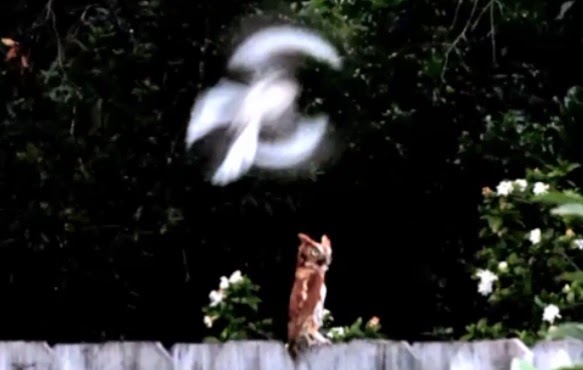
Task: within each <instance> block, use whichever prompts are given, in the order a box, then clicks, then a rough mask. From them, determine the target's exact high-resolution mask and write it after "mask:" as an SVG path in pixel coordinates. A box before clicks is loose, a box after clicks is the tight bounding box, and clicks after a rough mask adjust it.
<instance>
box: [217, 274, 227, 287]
mask: <svg viewBox="0 0 583 370" xmlns="http://www.w3.org/2000/svg"><path fill="white" fill-rule="evenodd" d="M228 287H229V279H227V278H226V277H225V276H221V283H220V284H219V288H220V289H227V288H228Z"/></svg>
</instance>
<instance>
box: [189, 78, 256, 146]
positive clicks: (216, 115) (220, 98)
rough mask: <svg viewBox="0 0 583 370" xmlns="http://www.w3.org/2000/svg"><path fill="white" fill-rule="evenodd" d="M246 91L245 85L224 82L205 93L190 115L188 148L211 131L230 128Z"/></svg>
mask: <svg viewBox="0 0 583 370" xmlns="http://www.w3.org/2000/svg"><path fill="white" fill-rule="evenodd" d="M246 89H247V86H246V85H244V84H241V83H238V82H232V81H227V80H223V81H220V82H219V83H218V84H217V85H215V86H214V87H212V88H210V89H208V90H207V91H206V92H204V93H203V94H202V96H201V97H200V98H199V99H198V100H197V101H196V103H195V104H194V107H193V108H192V111H191V113H190V120H189V122H188V126H187V131H186V145H187V147H190V146H191V145H192V144H193V143H194V142H195V141H197V140H199V139H200V138H202V137H203V136H205V135H207V134H208V133H210V132H211V131H213V130H216V129H218V128H221V127H226V126H228V125H229V124H230V123H231V121H232V120H233V118H234V116H235V113H236V111H237V109H238V105H239V101H241V100H242V98H243V95H244V94H245V90H246Z"/></svg>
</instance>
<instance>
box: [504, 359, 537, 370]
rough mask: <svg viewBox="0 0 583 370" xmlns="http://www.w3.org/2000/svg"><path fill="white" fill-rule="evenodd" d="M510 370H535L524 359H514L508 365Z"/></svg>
mask: <svg viewBox="0 0 583 370" xmlns="http://www.w3.org/2000/svg"><path fill="white" fill-rule="evenodd" d="M510 369H511V370H537V369H536V367H534V365H532V364H531V363H529V362H528V361H526V360H524V359H518V358H514V359H513V360H512V364H511V365H510Z"/></svg>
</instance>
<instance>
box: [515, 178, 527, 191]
mask: <svg viewBox="0 0 583 370" xmlns="http://www.w3.org/2000/svg"><path fill="white" fill-rule="evenodd" d="M514 185H516V186H518V188H519V189H520V191H525V190H526V186H527V185H528V183H527V182H526V180H525V179H516V180H514Z"/></svg>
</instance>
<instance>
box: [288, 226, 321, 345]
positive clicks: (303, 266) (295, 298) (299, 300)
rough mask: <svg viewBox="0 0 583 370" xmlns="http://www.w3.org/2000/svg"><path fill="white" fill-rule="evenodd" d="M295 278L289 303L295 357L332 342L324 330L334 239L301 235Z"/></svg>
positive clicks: (290, 337)
mask: <svg viewBox="0 0 583 370" xmlns="http://www.w3.org/2000/svg"><path fill="white" fill-rule="evenodd" d="M298 237H299V239H300V245H299V247H298V255H297V265H296V272H295V281H294V284H293V287H292V292H291V296H290V304H289V321H288V346H289V350H290V353H291V354H292V355H293V356H294V357H295V356H296V355H297V354H298V353H299V352H300V351H302V350H304V349H306V348H307V347H310V346H312V345H318V344H329V343H330V341H329V340H328V339H327V338H326V337H324V336H323V335H322V334H321V333H320V331H319V330H320V328H321V326H322V321H323V316H324V301H325V299H326V291H327V288H326V279H325V277H326V271H327V270H328V268H329V266H330V263H331V262H332V246H331V243H330V239H329V238H328V237H327V236H326V235H323V236H322V238H321V240H320V242H319V243H318V242H317V241H315V240H312V239H311V238H310V237H309V236H307V235H306V234H303V233H300V234H298Z"/></svg>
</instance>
